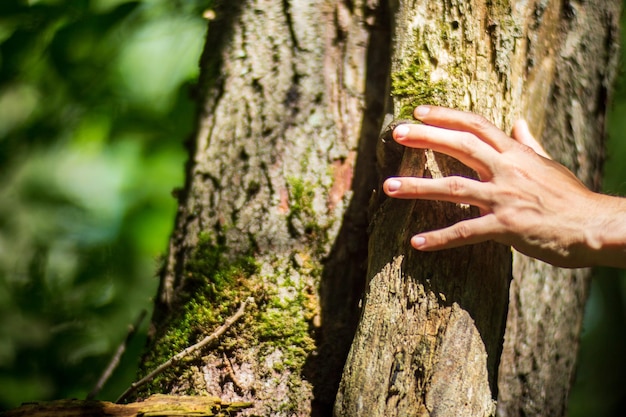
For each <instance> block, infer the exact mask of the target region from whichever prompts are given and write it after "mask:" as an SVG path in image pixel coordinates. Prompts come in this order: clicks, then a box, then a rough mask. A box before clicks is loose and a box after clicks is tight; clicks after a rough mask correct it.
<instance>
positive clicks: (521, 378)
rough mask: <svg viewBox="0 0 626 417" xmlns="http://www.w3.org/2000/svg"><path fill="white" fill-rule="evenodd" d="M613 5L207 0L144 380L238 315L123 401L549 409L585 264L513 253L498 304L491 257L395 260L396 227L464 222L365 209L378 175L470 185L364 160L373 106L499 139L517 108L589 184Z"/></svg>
mask: <svg viewBox="0 0 626 417" xmlns="http://www.w3.org/2000/svg"><path fill="white" fill-rule="evenodd" d="M618 3H619V1H618V0H595V1H589V0H588V1H585V2H571V1H564V2H563V1H555V0H550V1H549V0H536V1H518V2H511V3H509V2H508V1H497V2H496V1H493V0H437V1H414V2H408V1H394V0H391V1H390V2H389V4H388V3H387V1H386V0H368V1H363V0H353V1H348V0H344V1H337V0H309V1H289V0H282V1H277V0H265V1H261V0H237V1H233V2H230V3H229V4H228V6H225V5H223V3H222V2H219V3H218V4H220V5H221V6H219V7H218V8H217V9H216V10H215V15H216V19H215V20H214V21H212V22H210V25H209V27H210V28H209V32H208V35H207V42H206V47H205V51H204V54H203V57H202V60H201V69H202V71H201V79H200V83H199V86H198V93H199V99H198V100H199V104H200V111H199V116H198V127H197V132H196V135H195V137H194V138H193V139H192V140H191V142H192V143H191V148H192V149H191V151H190V153H191V158H190V161H189V163H188V165H187V181H186V185H185V187H184V189H183V190H182V191H181V192H180V193H179V201H180V204H179V212H178V216H177V222H176V228H175V231H174V233H173V235H172V238H171V241H170V247H169V254H168V256H167V259H166V261H165V265H164V267H163V270H162V273H161V288H160V293H159V299H158V300H157V303H156V309H155V315H154V317H153V332H152V335H151V338H150V343H149V346H148V349H147V352H146V355H145V356H144V358H143V361H142V369H143V373H144V374H147V373H149V372H150V371H151V370H152V369H153V368H155V367H157V366H158V365H159V364H161V363H163V362H165V361H166V360H167V359H168V358H170V357H171V356H173V355H175V354H176V353H177V352H179V351H181V350H183V349H184V348H186V347H188V346H190V345H193V344H194V343H196V342H197V341H199V340H200V339H203V337H204V336H206V335H207V334H210V333H212V332H213V329H215V328H217V327H219V326H220V325H221V324H223V322H224V321H225V320H226V319H227V318H228V317H229V316H230V315H231V314H232V313H233V312H234V311H235V310H236V309H237V308H238V307H239V305H240V303H241V302H242V301H245V300H249V299H253V302H252V301H251V302H249V303H248V307H247V309H246V313H245V316H244V318H243V319H241V320H239V321H238V322H237V323H235V324H234V325H233V326H232V327H231V328H230V329H229V330H228V331H227V333H226V334H225V335H224V336H222V337H221V338H220V340H219V342H218V343H217V344H215V345H213V346H211V347H209V348H207V349H205V350H203V352H202V355H201V357H196V358H193V359H188V360H186V361H185V362H182V363H180V364H178V365H177V366H175V367H174V368H170V369H168V370H167V371H166V372H165V373H163V374H161V375H160V376H159V377H157V378H156V379H154V380H153V381H151V384H150V385H149V386H147V387H145V388H144V389H143V390H142V391H140V393H139V396H147V395H149V394H150V393H155V392H162V393H171V394H177V393H178V394H181V393H187V394H189V393H195V394H198V393H208V394H210V395H212V396H218V397H220V398H221V399H222V400H223V401H226V402H232V401H249V402H252V403H253V407H252V408H249V409H247V410H245V411H244V412H243V414H244V415H284V416H309V415H329V414H330V413H331V412H332V407H333V403H334V402H335V397H336V396H337V402H336V404H335V413H336V414H337V415H349V416H352V415H363V414H366V415H403V416H404V415H407V416H410V415H430V414H432V415H438V416H446V415H493V414H494V413H495V400H496V399H498V410H499V412H500V413H501V414H502V415H506V416H516V415H524V414H525V415H562V414H563V413H564V410H565V405H566V400H567V392H568V389H569V385H570V381H571V375H572V373H573V368H574V363H575V355H576V349H575V347H576V346H577V338H578V333H579V330H580V322H581V318H582V308H583V305H584V302H585V298H586V288H587V280H588V278H587V276H588V273H587V271H562V270H557V269H554V268H549V267H547V266H546V265H544V264H541V263H539V262H536V261H532V260H529V259H527V258H524V257H522V256H519V255H518V254H514V256H513V258H514V261H513V277H514V279H513V281H512V284H511V295H510V300H511V301H510V302H509V301H508V300H509V298H508V296H507V290H508V287H509V281H510V276H511V255H510V250H509V249H508V248H506V247H503V246H500V245H497V244H493V243H487V244H484V245H477V246H472V247H466V248H461V249H457V250H452V251H444V252H438V253H431V254H425V253H418V252H415V251H413V250H412V249H410V247H409V244H408V238H409V236H410V235H411V234H413V233H415V232H417V231H418V230H423V229H430V228H435V227H440V226H442V225H444V224H449V223H450V222H454V221H457V220H458V219H461V218H463V217H467V216H472V215H476V212H475V211H474V210H473V209H470V208H467V207H461V206H456V205H453V204H444V203H431V202H410V201H392V200H385V199H384V198H383V197H382V196H381V192H380V191H379V184H380V181H381V180H382V179H383V177H384V176H388V175H392V174H394V175H395V174H396V173H400V174H401V175H430V176H436V175H449V174H450V173H457V174H462V175H473V174H472V173H471V172H468V170H467V168H465V167H463V166H462V165H461V164H459V163H457V162H456V161H453V160H451V159H449V158H445V157H443V156H441V155H434V154H433V153H432V152H424V151H404V150H402V149H399V148H398V147H394V146H393V145H392V144H391V143H392V142H388V141H387V142H385V143H387V145H385V144H383V143H382V142H381V143H380V144H379V145H378V146H379V149H378V151H377V150H376V147H377V142H379V140H378V136H379V131H380V129H381V127H382V124H383V116H384V115H385V113H386V112H387V113H390V114H393V117H395V118H400V117H406V115H407V113H408V112H409V110H410V109H411V108H412V107H413V106H415V105H416V104H420V103H425V102H431V103H436V104H443V105H448V106H454V107H458V108H461V109H466V110H471V111H475V112H478V113H482V114H483V115H484V116H485V117H487V118H489V119H490V120H492V121H494V122H495V123H496V124H498V125H499V126H501V127H502V128H503V129H509V128H510V126H511V124H512V122H513V121H514V120H515V119H516V118H518V117H525V118H527V119H528V121H529V123H530V125H531V127H533V130H534V133H535V134H536V135H537V136H538V137H541V138H543V142H544V144H545V145H546V147H547V149H548V151H549V152H551V153H552V155H554V156H555V159H558V160H560V161H562V162H564V163H566V164H567V165H568V166H569V167H570V168H572V169H574V171H575V172H576V173H577V174H578V175H579V176H580V177H581V178H582V179H584V180H585V181H586V182H587V184H589V185H591V186H597V185H598V181H599V180H598V179H599V169H600V164H601V159H602V152H601V146H600V143H601V140H602V137H603V125H604V113H605V110H606V108H605V106H606V100H607V97H608V95H609V92H610V87H611V82H612V79H613V76H614V70H615V64H616V59H617V54H616V46H615V45H616V40H617V34H618V32H617V18H618V16H619V4H618ZM390 93H391V94H392V95H393V98H392V99H387V98H388V97H389V94H390ZM385 108H386V109H387V110H385ZM393 117H392V118H393ZM377 152H378V163H377V162H376V159H377V157H376V153H377ZM376 166H378V171H379V172H377V170H376V169H375V167H376ZM372 190H374V195H373V197H372ZM370 201H371V202H372V204H371V207H370V210H371V213H372V222H371V230H370V232H371V233H370V235H369V243H368V223H369V220H368V205H369V204H370ZM366 282H367V289H366V290H365V294H366V295H365V300H364V301H363V305H362V309H361V308H360V303H359V300H360V299H361V296H362V294H363V291H364V289H365V284H366ZM507 304H510V307H509V309H510V310H509V315H508V319H507V316H506V314H507ZM359 316H360V322H359V324H358V330H356V327H357V322H358V321H359ZM505 322H506V329H507V330H506V336H505V342H504V351H503V353H502V359H501V360H500V353H501V352H502V350H503V345H502V342H503V335H504V326H505ZM355 331H356V333H355ZM351 344H352V348H351V353H350V356H349V358H348V360H347V362H346V356H347V355H348V350H349V349H350V346H351ZM499 362H500V368H499V371H498V364H499ZM344 363H346V367H345V370H344V372H343V375H344V376H343V379H342V382H341V388H339V394H338V395H337V390H338V387H339V381H340V379H341V375H342V369H343V367H344ZM498 393H499V397H498Z"/></svg>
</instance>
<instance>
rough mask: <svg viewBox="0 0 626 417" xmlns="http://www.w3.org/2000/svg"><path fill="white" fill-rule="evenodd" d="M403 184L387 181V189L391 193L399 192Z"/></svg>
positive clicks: (396, 181)
mask: <svg viewBox="0 0 626 417" xmlns="http://www.w3.org/2000/svg"><path fill="white" fill-rule="evenodd" d="M401 186H402V183H401V182H400V181H398V180H387V189H388V190H389V191H398V190H399V189H400V187H401Z"/></svg>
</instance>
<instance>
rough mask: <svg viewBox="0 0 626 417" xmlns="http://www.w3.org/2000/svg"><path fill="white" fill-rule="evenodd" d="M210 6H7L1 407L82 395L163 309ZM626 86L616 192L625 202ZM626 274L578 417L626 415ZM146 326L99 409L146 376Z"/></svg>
mask: <svg viewBox="0 0 626 417" xmlns="http://www.w3.org/2000/svg"><path fill="white" fill-rule="evenodd" d="M210 7H211V0H178V1H176V0H141V1H124V0H47V1H46V0H39V1H36V0H31V1H18V0H2V2H0V410H1V409H7V408H11V407H15V406H17V405H19V404H20V403H22V402H25V401H38V400H47V399H53V398H84V397H85V396H86V395H87V393H88V392H89V391H90V390H91V388H92V387H93V386H94V384H95V383H96V380H97V378H98V377H99V374H100V373H101V372H102V370H103V369H104V367H105V366H106V363H107V362H108V360H109V359H110V357H111V356H112V355H113V353H114V351H115V349H116V348H117V346H118V345H119V344H120V343H121V341H122V340H123V339H124V338H125V336H126V332H127V326H128V325H129V324H131V323H132V322H133V321H134V320H135V319H136V317H137V316H138V315H139V314H140V311H141V310H142V309H150V308H151V303H152V302H151V298H152V297H153V296H154V294H155V292H156V287H157V284H158V282H157V279H156V277H155V274H156V271H157V269H158V266H159V260H158V259H159V256H160V255H162V254H163V253H165V250H166V244H167V239H168V236H169V233H170V232H171V228H172V226H173V220H174V215H175V210H176V202H175V200H174V199H173V198H172V197H171V191H172V189H173V188H175V187H177V186H179V185H182V183H183V165H184V161H185V159H186V154H185V150H184V148H183V142H184V140H185V139H186V137H187V136H188V135H189V134H190V133H191V130H192V128H193V120H194V114H195V107H194V104H193V103H192V100H191V99H190V97H189V96H190V90H191V89H192V87H193V83H194V81H195V79H196V77H197V73H198V68H197V62H198V59H199V55H200V50H201V47H202V43H203V41H204V32H205V31H206V25H207V23H206V21H204V20H203V19H202V14H203V12H204V11H205V10H207V9H209V8H210ZM624 114H626V83H625V82H624V81H623V79H622V80H621V82H620V85H619V88H618V92H617V94H616V96H615V100H614V103H613V106H612V117H611V118H610V125H609V138H610V140H609V143H608V161H607V166H606V181H605V190H606V191H607V192H610V193H613V194H620V195H626V164H624V163H623V162H622V161H625V160H626V140H625V139H624V137H625V135H626V133H625V132H626V118H624V117H623V115H624ZM625 297H626V278H625V277H624V272H623V271H619V270H614V269H600V270H598V271H597V274H596V278H594V281H593V284H592V288H591V297H590V300H589V303H588V307H587V311H586V317H585V323H584V331H583V341H582V347H581V353H580V358H581V361H580V364H579V370H578V374H577V382H576V385H575V388H574V391H573V393H572V399H571V410H570V415H571V416H573V417H582V416H595V417H602V416H622V415H626V411H625V410H626V403H625V400H626V384H625V383H624V382H623V380H622V375H623V373H624V371H625V370H626V355H624V353H625V352H626V306H625V304H624V300H625V299H626V298H625ZM146 325H147V323H144V326H143V328H142V329H141V332H140V335H139V336H138V337H135V338H134V339H133V342H132V343H131V345H130V346H129V348H128V351H127V353H126V354H125V356H124V357H123V361H122V364H121V365H120V367H119V368H118V369H117V371H116V372H115V374H114V376H113V378H112V379H111V380H110V381H109V383H108V384H107V385H106V386H105V389H104V391H103V392H102V393H101V394H100V396H99V398H101V399H107V400H114V399H115V398H116V397H117V395H119V394H120V393H121V392H122V391H123V390H124V389H125V388H126V387H128V385H129V384H130V383H131V382H132V381H133V380H134V378H135V371H136V368H137V362H138V359H139V355H140V352H141V349H142V347H143V343H144V340H145V332H146Z"/></svg>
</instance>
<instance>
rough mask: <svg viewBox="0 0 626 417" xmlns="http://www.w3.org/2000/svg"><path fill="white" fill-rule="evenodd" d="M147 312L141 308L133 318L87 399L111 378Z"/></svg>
mask: <svg viewBox="0 0 626 417" xmlns="http://www.w3.org/2000/svg"><path fill="white" fill-rule="evenodd" d="M147 314H148V311H147V310H145V309H144V310H142V311H141V314H139V317H137V319H136V320H135V323H134V324H131V325H130V326H129V328H128V333H127V334H126V338H125V339H124V340H123V341H122V343H121V344H120V345H119V346H118V348H117V351H116V352H115V355H113V357H112V358H111V361H110V362H109V364H108V365H107V367H106V368H105V369H104V372H103V373H102V375H101V376H100V379H98V382H97V383H96V385H95V386H94V387H93V389H92V390H91V392H90V393H89V394H87V399H88V400H92V399H94V398H95V397H96V395H98V394H99V393H100V391H101V390H102V387H104V384H106V382H107V381H108V380H109V378H111V375H112V374H113V371H115V369H117V366H118V365H119V364H120V359H121V358H122V355H123V354H124V352H125V351H126V346H128V344H129V343H130V340H131V339H132V338H133V336H134V335H135V333H137V329H139V326H141V323H142V322H143V319H144V318H146V315H147Z"/></svg>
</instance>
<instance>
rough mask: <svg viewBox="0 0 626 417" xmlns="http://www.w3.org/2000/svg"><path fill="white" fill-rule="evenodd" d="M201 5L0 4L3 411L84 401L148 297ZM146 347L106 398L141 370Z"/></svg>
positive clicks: (108, 0) (187, 116)
mask: <svg viewBox="0 0 626 417" xmlns="http://www.w3.org/2000/svg"><path fill="white" fill-rule="evenodd" d="M206 7H208V2H207V0H204V1H199V0H198V1H190V0H181V1H172V0H144V1H123V0H56V1H53V0H48V1H44V0H40V1H34V0H31V1H13V0H2V2H0V178H1V181H0V409H3V408H8V407H13V406H16V405H19V404H20V403H21V402H24V401H33V400H44V399H50V398H72V397H77V398H84V397H85V395H86V394H87V392H89V391H90V389H91V388H92V387H93V385H94V384H95V382H96V380H97V378H98V376H99V374H100V373H101V372H102V371H103V369H104V367H105V366H106V363H107V362H108V360H109V358H110V357H111V355H112V354H113V352H114V351H115V349H116V348H117V346H118V345H119V343H120V342H121V341H122V340H123V339H124V337H125V336H126V332H127V327H128V325H129V324H131V323H132V322H133V321H134V320H135V318H136V317H137V316H138V315H139V313H140V311H141V310H142V309H149V308H151V297H152V296H153V295H154V294H155V291H156V286H157V284H158V282H157V279H156V278H155V273H156V270H157V267H158V257H159V255H160V254H162V253H164V252H165V250H166V243H167V238H168V236H169V233H170V232H171V228H172V224H173V219H174V214H175V210H176V202H175V200H174V198H173V197H172V196H171V191H172V189H173V188H174V187H176V186H179V185H181V184H182V182H183V168H184V161H185V159H186V153H185V150H184V147H183V145H182V143H183V141H184V140H185V139H186V136H187V135H189V134H190V133H191V130H192V128H193V121H194V115H195V107H194V105H193V103H192V100H191V99H190V97H189V94H190V88H191V85H192V82H193V81H194V80H195V79H196V77H197V72H198V69H197V67H198V64H197V63H198V59H199V55H200V51H201V48H202V44H203V40H204V32H205V31H206V25H207V23H206V21H205V20H203V19H202V12H203V10H205V9H206ZM145 324H146V323H144V329H143V333H145V327H146V326H145ZM142 344H143V340H142V338H141V337H137V338H135V340H134V343H133V344H132V345H131V346H130V347H129V352H128V353H127V355H126V356H125V361H126V362H125V363H123V364H122V366H121V367H120V370H119V372H117V373H116V375H115V377H114V378H113V379H112V380H111V381H110V384H109V385H108V386H107V388H106V389H105V391H104V392H103V393H102V397H105V398H107V399H114V398H115V396H116V395H117V394H119V393H120V392H121V391H122V390H123V389H124V387H125V386H126V385H128V384H130V382H132V379H133V378H134V376H135V375H134V372H135V369H136V364H135V362H136V361H137V358H138V352H139V351H140V349H141V348H142Z"/></svg>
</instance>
